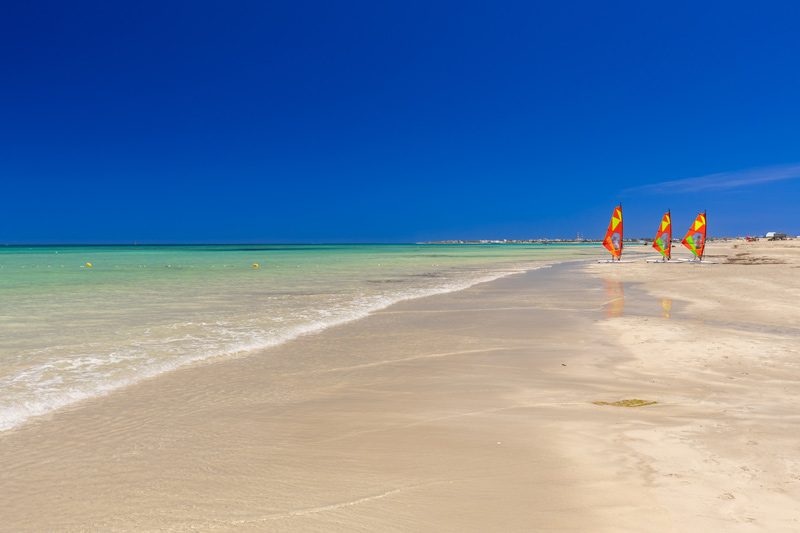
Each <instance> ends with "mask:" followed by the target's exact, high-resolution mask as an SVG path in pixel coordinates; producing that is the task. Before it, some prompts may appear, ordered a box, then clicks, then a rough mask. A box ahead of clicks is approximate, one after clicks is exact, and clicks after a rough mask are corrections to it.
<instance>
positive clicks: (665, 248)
mask: <svg viewBox="0 0 800 533" xmlns="http://www.w3.org/2000/svg"><path fill="white" fill-rule="evenodd" d="M653 248H655V249H656V250H658V251H659V252H660V253H661V256H662V257H661V259H648V260H647V262H648V263H666V262H667V261H669V260H670V259H671V258H672V216H671V215H670V211H669V210H667V212H666V213H664V217H663V218H662V219H661V225H660V226H658V232H657V233H656V239H655V240H654V241H653Z"/></svg>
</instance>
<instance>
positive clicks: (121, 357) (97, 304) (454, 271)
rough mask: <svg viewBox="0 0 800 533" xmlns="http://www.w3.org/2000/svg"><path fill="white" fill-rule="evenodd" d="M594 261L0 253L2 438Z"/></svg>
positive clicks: (416, 252)
mask: <svg viewBox="0 0 800 533" xmlns="http://www.w3.org/2000/svg"><path fill="white" fill-rule="evenodd" d="M599 253H602V252H601V251H600V249H599V246H597V245H549V246H544V245H319V246H312V245H292V246H153V247H146V246H120V247H113V246H95V247H91V246H80V247H78V246H76V247H69V246H66V247H65V246H41V247H4V248H0V291H1V292H2V299H1V300H0V431H2V430H6V429H10V428H12V427H15V426H18V425H20V424H22V423H24V422H25V421H26V420H28V419H30V418H31V417H34V416H37V415H42V414H46V413H49V412H52V411H54V410H56V409H58V408H60V407H63V406H66V405H70V404H73V403H76V402H78V401H80V400H82V399H85V398H90V397H94V396H98V395H102V394H105V393H107V392H109V391H112V390H114V389H117V388H120V387H124V386H126V385H129V384H133V383H136V382H138V381H140V380H142V379H146V378H148V377H153V376H156V375H159V374H161V373H164V372H167V371H170V370H173V369H175V368H178V367H180V366H183V365H187V364H192V363H195V362H199V361H203V360H208V359H213V358H221V357H236V356H241V355H245V354H248V353H250V352H252V351H253V350H259V349H263V348H267V347H269V346H274V345H277V344H280V343H282V342H285V341H287V340H289V339H292V338H295V337H297V336H298V335H302V334H304V333H309V332H313V331H319V330H321V329H324V328H326V327H330V326H332V325H336V324H340V323H343V322H346V321H349V320H354V319H357V318H359V317H363V316H365V315H367V314H368V313H370V312H372V311H375V310H378V309H382V308H384V307H386V306H388V305H391V304H392V303H394V302H398V301H401V300H405V299H410V298H418V297H422V296H427V295H430V294H436V293H442V292H449V291H454V290H459V289H462V288H466V287H468V286H471V285H474V284H475V283H479V282H482V281H488V280H491V279H496V278H498V277H502V276H505V275H508V274H510V273H514V272H519V271H522V270H525V269H527V268H530V267H531V265H532V264H533V263H532V262H533V261H542V260H545V261H547V260H552V261H557V260H563V259H570V258H580V257H590V256H596V255H598V254H599ZM89 265H91V266H89ZM255 265H258V266H257V267H256V266H255ZM261 356H264V355H263V354H262V355H261Z"/></svg>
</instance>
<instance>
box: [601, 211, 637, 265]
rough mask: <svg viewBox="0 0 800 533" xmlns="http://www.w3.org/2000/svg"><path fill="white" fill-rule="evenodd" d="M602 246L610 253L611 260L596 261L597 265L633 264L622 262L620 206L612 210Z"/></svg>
mask: <svg viewBox="0 0 800 533" xmlns="http://www.w3.org/2000/svg"><path fill="white" fill-rule="evenodd" d="M603 246H605V247H606V249H607V250H608V251H609V252H611V259H598V260H597V262H598V263H619V262H623V263H633V261H622V260H621V259H620V257H622V246H623V244H622V204H619V207H615V208H614V212H613V213H612V214H611V222H610V223H609V224H608V230H606V237H605V238H604V239H603Z"/></svg>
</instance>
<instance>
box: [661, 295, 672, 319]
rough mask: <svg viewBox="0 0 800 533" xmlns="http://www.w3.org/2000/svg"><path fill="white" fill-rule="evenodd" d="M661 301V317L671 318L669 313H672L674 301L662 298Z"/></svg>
mask: <svg viewBox="0 0 800 533" xmlns="http://www.w3.org/2000/svg"><path fill="white" fill-rule="evenodd" d="M660 300H661V310H662V311H663V312H662V313H661V316H663V317H664V318H669V313H670V311H672V300H666V299H664V298H660Z"/></svg>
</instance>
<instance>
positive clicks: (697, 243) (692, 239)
mask: <svg viewBox="0 0 800 533" xmlns="http://www.w3.org/2000/svg"><path fill="white" fill-rule="evenodd" d="M681 243H682V244H683V245H684V246H685V247H687V248H688V249H690V250H691V251H692V253H693V254H694V255H695V256H696V257H697V258H698V259H700V260H702V259H703V251H704V250H705V247H706V214H705V213H700V214H699V215H697V218H696V219H695V220H694V224H692V227H691V228H690V229H689V233H687V234H686V237H684V238H683V240H682V241H681Z"/></svg>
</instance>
